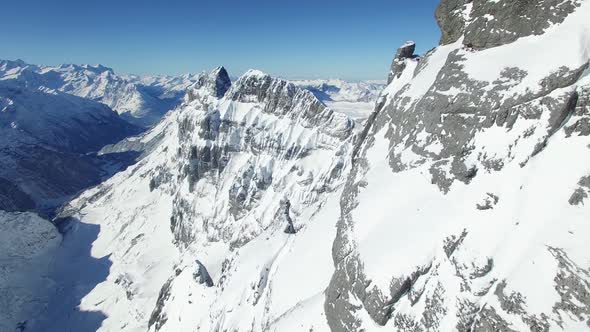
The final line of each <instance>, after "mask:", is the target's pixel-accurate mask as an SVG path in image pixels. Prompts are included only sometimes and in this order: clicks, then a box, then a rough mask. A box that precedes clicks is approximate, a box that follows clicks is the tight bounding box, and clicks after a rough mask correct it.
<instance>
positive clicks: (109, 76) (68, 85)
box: [0, 60, 194, 126]
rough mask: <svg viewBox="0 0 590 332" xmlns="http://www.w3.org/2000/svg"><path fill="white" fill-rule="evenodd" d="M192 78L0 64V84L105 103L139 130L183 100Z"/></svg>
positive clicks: (82, 67) (93, 68) (85, 67)
mask: <svg viewBox="0 0 590 332" xmlns="http://www.w3.org/2000/svg"><path fill="white" fill-rule="evenodd" d="M192 79H193V77H192V76H190V75H187V76H185V77H181V78H168V79H164V78H159V79H151V80H150V79H146V81H145V82H144V81H142V80H141V79H139V78H137V77H131V76H130V77H122V76H119V75H117V74H115V72H114V71H113V70H112V69H111V68H108V67H105V66H102V65H97V66H91V65H71V64H70V65H60V66H55V67H51V66H36V65H30V64H27V63H25V62H23V61H21V60H16V61H9V60H2V61H0V80H13V81H17V82H19V83H20V84H21V86H23V87H29V88H39V87H46V88H49V89H53V90H59V91H61V92H65V93H68V94H72V95H75V96H79V97H83V98H87V99H91V100H94V101H98V102H100V103H103V104H105V105H107V106H109V107H110V108H112V109H113V110H115V111H116V112H117V113H119V114H120V115H121V116H123V117H124V118H125V119H126V120H127V121H129V122H131V123H133V124H135V125H140V126H150V125H152V124H154V123H156V122H157V121H158V120H159V119H160V118H161V117H162V116H163V115H164V114H165V113H166V112H167V111H168V110H170V109H172V108H174V107H175V106H176V105H177V104H178V103H179V102H180V100H181V99H182V96H183V91H184V89H186V87H187V86H189V85H191V84H193V83H194V81H193V80H192Z"/></svg>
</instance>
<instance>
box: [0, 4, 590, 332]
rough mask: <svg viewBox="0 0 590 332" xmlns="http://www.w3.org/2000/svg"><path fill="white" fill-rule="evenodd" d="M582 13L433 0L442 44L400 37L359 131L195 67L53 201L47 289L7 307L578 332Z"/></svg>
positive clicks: (254, 326)
mask: <svg viewBox="0 0 590 332" xmlns="http://www.w3.org/2000/svg"><path fill="white" fill-rule="evenodd" d="M588 17H590V0H543V1H534V2H531V1H514V2H507V1H502V0H500V1H486V0H442V1H441V3H440V5H439V8H438V10H437V13H436V18H437V20H438V23H439V25H440V27H441V30H442V39H441V44H440V45H439V46H438V47H437V48H435V49H433V50H432V51H430V52H428V53H427V54H425V55H423V56H420V57H418V56H416V55H415V54H413V53H414V50H415V44H413V43H406V44H404V45H403V46H402V47H401V48H400V50H399V51H398V53H397V54H396V57H395V59H394V61H393V63H392V66H391V69H390V72H389V79H388V85H387V86H386V87H385V89H384V90H383V91H382V92H381V93H380V96H379V98H378V100H377V103H376V104H375V107H374V111H373V112H372V113H371V115H370V117H369V118H368V120H367V122H366V126H365V127H364V128H363V129H362V130H360V131H357V130H355V128H354V127H355V125H356V122H355V121H353V119H351V118H350V117H348V116H346V115H344V114H342V113H339V112H335V111H333V110H331V109H330V108H327V107H326V106H325V105H324V104H323V103H322V102H320V101H319V100H318V99H317V98H316V97H315V96H314V95H313V94H312V93H311V92H309V91H308V90H306V89H303V88H302V87H300V86H297V85H295V84H292V83H289V82H287V81H284V80H280V79H275V78H272V77H270V76H268V75H266V74H264V73H261V72H258V71H249V72H247V73H246V74H244V75H243V76H242V77H240V78H239V79H238V80H237V81H235V82H233V83H231V82H230V80H229V76H228V75H227V72H226V71H225V69H223V68H217V69H216V70H214V71H213V72H211V73H208V74H202V75H199V76H198V77H197V79H196V82H197V83H195V85H194V86H192V87H191V88H190V89H189V90H188V92H187V93H186V94H185V97H184V99H183V103H182V105H180V106H179V107H178V108H177V109H175V110H174V111H173V112H169V113H168V114H167V115H166V116H165V117H164V118H163V120H162V121H161V122H159V123H158V125H157V126H154V127H153V128H151V129H150V130H148V131H147V132H146V133H144V134H142V135H141V136H139V137H136V138H133V139H127V140H125V141H123V142H121V143H119V144H115V145H111V146H109V147H108V148H105V149H104V150H105V151H106V152H108V151H107V150H109V151H128V150H136V151H142V152H143V157H142V158H141V159H140V160H139V161H138V163H137V164H135V165H133V166H130V167H129V168H128V169H126V170H125V171H122V172H120V173H118V174H117V175H115V176H113V177H112V178H110V179H109V180H107V181H105V182H104V183H102V184H101V185H99V186H97V187H95V188H92V189H89V190H87V191H85V192H84V193H82V194H80V195H79V196H78V197H77V198H76V199H74V200H73V201H71V202H70V203H69V204H68V205H67V206H65V207H64V208H63V209H62V210H61V212H60V215H59V218H58V219H56V220H55V222H56V223H57V224H58V225H59V226H60V229H61V230H62V232H63V234H64V239H63V241H62V243H61V246H60V247H59V248H57V249H56V250H55V252H53V253H52V255H53V256H52V257H54V258H55V260H54V262H55V263H54V264H53V265H52V266H50V267H49V268H48V272H47V280H49V281H51V282H53V283H55V284H53V285H54V286H52V287H49V288H50V289H49V290H47V289H45V290H44V291H45V292H49V293H50V294H51V292H53V293H52V294H51V295H50V296H47V297H45V298H44V300H43V302H44V304H45V305H44V306H45V310H39V307H36V308H37V309H36V311H35V312H39V314H37V315H30V316H26V315H25V316H23V315H20V316H19V315H16V314H14V315H12V316H11V317H19V318H18V319H21V322H19V324H20V323H22V324H25V326H26V328H27V331H62V330H67V329H73V330H77V331H95V330H98V331H146V330H147V331H281V332H283V331H314V332H317V331H527V330H531V331H582V330H588V329H590V297H589V294H590V269H589V266H588V265H589V262H590V256H589V254H588V250H587V248H588V247H587V244H586V242H587V239H588V238H589V236H590V225H589V224H588V220H590V210H589V209H588V204H587V203H588V195H589V193H590V180H589V179H590V153H589V152H590V151H589V149H590V139H589V136H590V102H589V101H590V68H589V66H590V51H589V50H590V34H589V33H588V31H590V22H589V21H588V19H587V18H588ZM3 105H9V102H3ZM9 217H10V216H9ZM73 271H76V273H73ZM50 284H51V283H50ZM44 294H45V293H44ZM29 312H32V311H29ZM21 317H28V318H21ZM23 321H24V323H23ZM22 324H21V325H22Z"/></svg>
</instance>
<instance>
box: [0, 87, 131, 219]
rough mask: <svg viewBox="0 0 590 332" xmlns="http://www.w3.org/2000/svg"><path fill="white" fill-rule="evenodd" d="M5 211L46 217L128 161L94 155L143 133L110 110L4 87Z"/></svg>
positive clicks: (1, 181) (0, 114) (0, 188)
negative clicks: (104, 148) (40, 213)
mask: <svg viewBox="0 0 590 332" xmlns="http://www.w3.org/2000/svg"><path fill="white" fill-rule="evenodd" d="M0 107H1V109H0V135H1V136H2V141H1V142H0V209H3V210H9V211H14V210H17V211H20V210H37V211H47V212H49V210H48V209H51V208H52V207H55V206H56V205H59V204H60V201H62V200H64V199H66V198H68V196H70V195H73V194H75V193H77V192H78V191H79V190H81V189H83V188H87V187H89V186H91V185H93V184H97V183H98V182H99V181H100V180H101V177H102V176H104V175H106V174H107V173H109V172H110V171H109V170H108V169H109V168H116V167H117V164H119V163H120V162H122V161H124V160H125V159H121V158H119V157H118V156H110V157H105V158H95V157H94V156H92V155H89V153H91V152H95V151H97V150H99V149H100V148H101V147H102V146H104V145H106V144H110V143H114V142H116V141H118V140H120V139H122V138H124V137H126V136H129V135H134V134H137V133H138V132H139V128H137V127H135V126H132V125H130V124H128V123H127V122H125V121H124V120H122V119H121V118H120V117H119V116H118V115H117V114H116V113H115V112H113V111H112V110H111V109H109V108H108V107H106V106H104V105H102V104H99V103H96V102H93V101H90V100H86V99H83V98H80V97H75V96H72V95H68V94H65V93H61V92H58V91H54V90H49V89H47V88H40V89H35V88H28V87H23V86H22V85H21V84H20V83H19V82H16V81H14V80H2V81H0Z"/></svg>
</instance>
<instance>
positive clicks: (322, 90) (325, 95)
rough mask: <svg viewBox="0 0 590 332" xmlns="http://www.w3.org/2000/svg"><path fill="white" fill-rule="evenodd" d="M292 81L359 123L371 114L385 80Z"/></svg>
mask: <svg viewBox="0 0 590 332" xmlns="http://www.w3.org/2000/svg"><path fill="white" fill-rule="evenodd" d="M293 83H294V84H295V85H298V86H300V87H302V88H304V89H307V90H309V91H311V92H312V93H313V94H314V95H315V96H316V97H317V98H318V99H319V100H321V101H322V102H323V103H324V104H326V105H327V106H328V107H330V108H331V109H333V110H335V111H338V112H341V113H344V114H346V115H348V116H349V117H351V118H353V119H355V120H357V121H358V122H359V123H361V122H362V121H364V120H366V119H367V118H368V117H369V115H370V114H371V111H372V110H373V105H374V104H375V101H376V100H377V98H378V97H379V93H380V92H381V90H383V88H384V84H383V83H385V82H383V83H379V82H372V81H361V82H346V81H342V80H301V81H293Z"/></svg>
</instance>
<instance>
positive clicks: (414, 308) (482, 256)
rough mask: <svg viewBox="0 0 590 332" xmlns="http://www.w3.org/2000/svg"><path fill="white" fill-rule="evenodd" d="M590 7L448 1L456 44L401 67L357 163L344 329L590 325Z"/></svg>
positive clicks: (340, 281) (341, 273) (338, 251)
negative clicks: (588, 196)
mask: <svg viewBox="0 0 590 332" xmlns="http://www.w3.org/2000/svg"><path fill="white" fill-rule="evenodd" d="M589 10H590V4H589V3H588V2H587V1H579V2H575V1H540V2H539V1H533V2H531V1H512V2H507V1H442V2H441V4H440V7H439V9H438V11H437V18H438V20H439V24H440V25H441V28H442V30H443V38H442V44H443V45H441V46H439V47H438V48H436V49H435V50H433V51H431V52H429V53H428V54H426V55H425V56H424V57H423V58H422V59H420V60H419V61H415V60H413V59H406V60H399V61H398V63H399V64H400V65H401V64H402V63H403V65H401V66H396V68H402V69H400V70H398V73H397V74H396V75H394V77H393V79H392V80H391V83H390V85H389V86H388V87H387V88H386V89H385V91H384V98H383V99H382V101H381V102H380V103H379V104H378V105H377V109H376V111H375V113H374V114H373V116H372V118H371V124H370V127H368V128H366V134H367V135H366V137H364V138H363V141H362V143H361V145H360V148H359V152H358V154H357V155H356V156H355V159H354V161H353V164H354V166H353V169H352V171H351V174H350V175H349V178H348V181H347V184H346V186H345V189H344V193H343V195H342V198H341V207H342V211H341V218H340V221H339V224H338V235H337V237H336V240H335V242H334V247H333V255H334V262H335V264H336V271H335V273H334V275H333V277H332V280H331V282H330V286H329V287H328V290H327V299H326V302H325V310H326V315H327V318H328V321H329V324H330V327H331V329H332V330H333V331H361V330H378V329H379V328H380V326H383V328H384V329H386V330H388V329H389V330H391V329H393V330H400V331H433V330H445V331H448V330H459V331H471V330H474V331H498V330H500V331H523V330H535V331H545V330H556V329H565V330H577V329H588V328H589V327H590V323H589V322H590V320H589V318H590V317H589V316H588V311H587V310H588V307H589V306H590V302H589V301H588V296H587V294H588V291H589V290H590V288H589V287H588V283H589V277H588V276H589V275H588V265H587V260H588V256H587V253H586V250H585V245H584V241H585V240H584V238H585V237H587V236H588V234H589V232H590V228H588V225H587V223H586V222H585V221H584V220H586V219H587V218H588V213H589V211H588V210H587V209H586V208H584V206H583V205H582V203H578V202H579V201H580V200H582V199H585V198H582V197H585V196H584V194H585V193H586V189H584V188H585V187H584V185H582V184H583V183H585V181H584V179H586V177H587V175H588V173H589V172H590V169H589V168H588V165H589V164H588V161H589V160H588V158H587V156H589V154H588V152H589V151H588V146H589V145H588V144H589V142H590V141H589V140H588V131H587V126H588V120H589V116H590V109H588V104H587V101H586V99H587V90H588V87H589V84H590V80H589V78H590V76H589V73H590V72H589V70H588V66H589V64H588V61H589V60H590V57H589V54H590V53H589V52H588V45H589V43H588V42H589V39H588V38H589V35H588V33H587V29H588V22H587V19H586V18H587V17H588V15H590V11H589ZM564 50H567V52H563V51H564ZM399 71H401V73H399ZM384 183H386V184H387V185H384Z"/></svg>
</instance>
